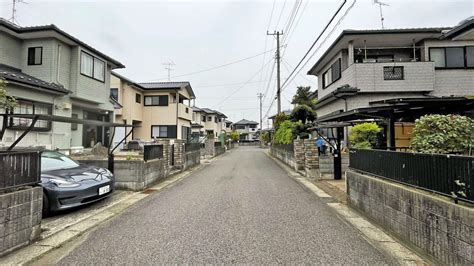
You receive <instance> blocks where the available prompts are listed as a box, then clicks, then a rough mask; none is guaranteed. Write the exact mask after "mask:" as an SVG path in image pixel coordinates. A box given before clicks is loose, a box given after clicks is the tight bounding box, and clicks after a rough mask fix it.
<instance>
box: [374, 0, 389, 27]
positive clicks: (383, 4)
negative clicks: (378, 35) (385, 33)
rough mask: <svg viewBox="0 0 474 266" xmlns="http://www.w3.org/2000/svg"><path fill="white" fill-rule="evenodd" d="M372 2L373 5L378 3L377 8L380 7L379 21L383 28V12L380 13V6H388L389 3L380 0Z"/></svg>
mask: <svg viewBox="0 0 474 266" xmlns="http://www.w3.org/2000/svg"><path fill="white" fill-rule="evenodd" d="M374 4H375V5H379V9H380V22H381V23H382V29H384V26H383V21H384V18H383V13H382V6H389V4H386V3H383V2H380V0H374Z"/></svg>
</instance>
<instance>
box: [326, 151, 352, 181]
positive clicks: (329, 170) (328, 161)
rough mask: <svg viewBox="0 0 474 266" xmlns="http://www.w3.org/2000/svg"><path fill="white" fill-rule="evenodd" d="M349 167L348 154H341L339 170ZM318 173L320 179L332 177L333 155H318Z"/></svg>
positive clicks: (345, 169)
mask: <svg viewBox="0 0 474 266" xmlns="http://www.w3.org/2000/svg"><path fill="white" fill-rule="evenodd" d="M348 168H349V155H348V154H341V171H342V173H343V174H344V172H346V171H347V169H348ZM319 175H320V178H321V179H334V157H333V156H332V155H331V154H330V155H321V156H319Z"/></svg>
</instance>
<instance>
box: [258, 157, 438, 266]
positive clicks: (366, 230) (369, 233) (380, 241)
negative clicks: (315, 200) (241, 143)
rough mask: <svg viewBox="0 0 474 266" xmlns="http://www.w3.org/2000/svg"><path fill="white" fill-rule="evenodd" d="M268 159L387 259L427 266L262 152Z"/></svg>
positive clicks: (302, 177) (346, 208) (385, 234)
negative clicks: (312, 194) (320, 200)
mask: <svg viewBox="0 0 474 266" xmlns="http://www.w3.org/2000/svg"><path fill="white" fill-rule="evenodd" d="M264 153H265V154H266V155H267V156H268V157H269V158H270V159H272V160H273V161H274V162H275V163H276V164H277V165H278V166H279V167H280V168H281V169H283V170H284V171H285V172H287V174H288V176H289V177H290V178H291V179H293V180H294V181H296V182H297V183H299V184H300V185H302V186H303V187H304V188H306V189H307V190H309V191H311V192H313V193H314V194H315V195H316V196H318V197H319V198H321V199H322V200H323V202H325V203H326V204H327V206H328V207H330V208H331V209H332V210H333V211H335V212H336V214H337V215H338V216H339V217H341V218H342V219H343V220H344V221H345V222H347V223H348V224H350V225H351V226H353V227H354V228H355V229H357V230H358V231H359V232H360V233H361V235H362V236H363V237H364V238H365V239H366V240H367V242H369V243H370V244H371V245H372V246H373V247H375V248H376V249H377V250H379V251H380V252H382V253H384V254H385V255H386V256H387V257H388V258H390V259H392V260H393V261H394V262H395V263H396V264H400V265H428V264H429V263H428V261H426V260H424V259H423V258H422V257H420V256H419V255H418V254H416V253H415V252H413V251H411V250H410V249H408V248H407V247H405V246H404V245H403V244H401V243H400V242H399V241H397V239H396V238H394V237H392V236H390V235H389V234H387V233H385V232H384V231H383V229H381V228H380V227H379V226H378V225H375V224H373V223H372V222H370V221H369V220H367V219H366V218H364V217H363V216H361V215H359V214H358V213H357V212H356V211H354V210H352V209H350V208H349V207H348V206H346V205H345V204H342V203H340V202H338V201H337V200H336V199H334V201H330V202H327V201H326V200H324V199H332V198H333V197H332V196H330V195H329V194H327V193H326V192H325V191H323V190H322V189H320V188H319V187H317V186H316V185H315V184H313V183H312V182H311V181H309V180H308V179H307V178H306V177H304V176H302V175H301V174H300V173H297V172H295V171H293V169H291V168H290V167H289V166H287V165H285V164H284V163H283V162H281V161H279V160H278V159H277V158H275V157H273V156H272V155H271V154H270V153H268V152H264Z"/></svg>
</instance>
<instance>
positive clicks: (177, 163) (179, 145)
mask: <svg viewBox="0 0 474 266" xmlns="http://www.w3.org/2000/svg"><path fill="white" fill-rule="evenodd" d="M184 143H185V141H184V140H182V139H176V140H174V168H177V169H183V168H184V160H185V158H184Z"/></svg>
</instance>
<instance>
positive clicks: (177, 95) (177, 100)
mask: <svg viewBox="0 0 474 266" xmlns="http://www.w3.org/2000/svg"><path fill="white" fill-rule="evenodd" d="M178 115H179V92H178V90H176V139H178ZM181 135H183V132H181Z"/></svg>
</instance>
